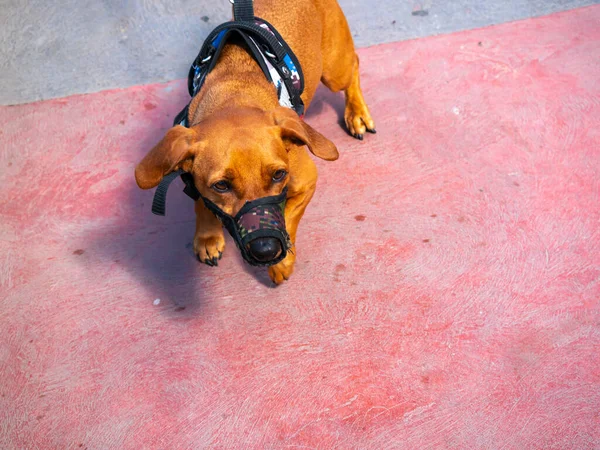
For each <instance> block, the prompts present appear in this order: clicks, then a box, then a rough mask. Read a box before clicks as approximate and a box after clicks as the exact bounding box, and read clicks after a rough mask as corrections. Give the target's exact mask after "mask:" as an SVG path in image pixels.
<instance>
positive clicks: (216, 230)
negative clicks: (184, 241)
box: [194, 200, 225, 266]
mask: <svg viewBox="0 0 600 450" xmlns="http://www.w3.org/2000/svg"><path fill="white" fill-rule="evenodd" d="M223 250H225V236H224V235H223V226H222V225H221V221H219V219H217V218H216V217H215V216H214V214H213V213H211V212H210V211H209V210H208V209H207V208H206V206H204V203H203V202H202V200H198V201H196V234H195V236H194V253H195V254H196V256H197V257H198V260H199V261H200V262H203V263H205V264H208V265H209V266H217V265H219V260H220V259H221V256H222V255H223Z"/></svg>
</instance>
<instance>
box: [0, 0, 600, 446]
mask: <svg viewBox="0 0 600 450" xmlns="http://www.w3.org/2000/svg"><path fill="white" fill-rule="evenodd" d="M360 56H361V60H362V76H363V85H364V89H365V93H366V97H367V98H368V100H369V102H370V105H371V108H372V112H373V115H374V117H375V118H376V120H377V125H378V127H377V128H378V131H379V133H378V134H377V135H376V136H367V138H366V140H365V141H363V142H360V141H357V140H353V139H352V138H350V137H349V136H347V135H346V133H345V132H344V130H343V129H342V128H341V127H340V126H339V123H338V122H339V114H340V111H341V108H342V104H343V100H342V98H341V97H340V96H339V95H333V94H330V93H328V92H325V91H324V90H323V91H320V93H319V98H318V100H317V101H316V103H315V104H314V105H313V108H312V112H311V113H310V114H309V116H308V121H309V122H310V123H312V124H313V125H314V126H315V127H316V128H318V129H319V130H321V131H322V132H323V133H324V134H326V135H327V136H329V137H330V138H331V139H333V140H334V141H335V142H336V143H337V144H338V147H339V149H340V153H341V155H342V156H341V158H340V160H339V161H337V162H335V163H325V162H322V161H318V165H319V169H320V179H319V187H318V190H317V194H316V196H315V199H314V200H313V202H312V204H311V205H310V207H309V209H308V212H307V214H306V216H305V219H304V221H303V222H302V223H301V228H300V233H299V250H298V257H299V260H298V264H297V269H296V273H295V274H294V276H293V277H292V279H291V280H290V281H289V282H288V283H287V284H285V285H283V286H281V287H279V288H277V289H274V288H272V287H270V286H269V285H268V282H267V281H268V279H267V277H266V275H265V274H264V272H262V271H256V270H254V269H250V268H248V267H246V266H244V264H243V263H242V261H241V258H240V257H239V255H238V253H237V251H235V248H234V247H233V245H232V243H231V241H229V249H228V251H227V252H226V254H225V256H224V259H223V261H222V263H221V264H220V266H219V267H218V268H216V269H215V268H210V267H207V266H204V265H201V264H199V263H198V262H197V261H196V260H195V259H194V258H193V255H192V250H191V239H192V234H193V231H194V215H193V210H192V205H191V202H190V201H189V200H188V199H187V197H185V196H184V195H183V194H182V193H181V192H180V189H179V188H180V187H181V185H179V188H178V189H171V192H170V194H169V197H170V198H169V204H168V215H167V217H166V218H160V217H156V216H153V215H151V213H150V203H151V200H152V194H151V192H148V191H146V192H143V191H140V190H138V189H137V187H136V186H135V183H134V180H133V167H134V164H135V163H136V162H137V161H138V160H139V159H140V158H141V156H142V155H143V154H144V153H145V152H146V151H147V150H148V149H149V148H150V147H151V146H152V145H153V144H154V143H155V142H156V141H157V140H158V139H159V138H160V137H161V135H162V133H164V131H165V130H166V129H167V128H168V126H169V124H170V121H171V117H172V116H173V114H174V113H176V112H177V111H178V109H179V108H180V107H181V106H182V105H183V104H184V103H185V102H186V100H187V94H186V92H185V86H184V83H183V82H182V81H177V82H173V83H169V84H166V85H165V84H161V85H153V86H145V87H136V88H132V89H127V90H121V91H110V92H102V93H99V94H94V95H87V96H76V97H70V98H65V99H61V100H55V101H48V102H44V103H37V104H30V105H24V106H18V107H4V108H0V146H1V153H0V167H1V171H0V214H1V215H2V216H1V217H2V219H1V220H2V222H1V228H0V237H1V240H0V251H1V253H0V289H1V291H0V294H1V295H0V297H1V299H2V304H1V308H0V324H1V326H0V373H1V379H2V383H1V385H0V395H1V397H0V448H2V449H20V448H28V449H34V448H39V449H78V448H87V449H143V448H144V449H146V448H147V449H192V448H198V449H199V448H216V449H267V448H318V449H329V448H339V449H353V448H356V449H359V448H360V449H373V450H378V449H391V448H402V449H421V448H461V449H480V448H482V449H483V448H486V449H529V448H539V449H550V448H561V449H590V448H599V446H600V415H599V414H600V360H599V350H598V349H599V345H600V327H599V324H600V308H599V296H600V295H599V294H600V287H599V275H600V244H599V238H600V233H599V228H600V208H599V200H600V199H599V192H600V6H595V7H590V8H586V9H580V10H575V11H572V12H567V13H561V14H558V15H554V16H550V17H544V18H539V19H534V20H526V21H523V22H518V23H512V24H506V25H502V26H498V27H494V28H487V29H482V30H475V31H470V32H464V33H458V34H454V35H450V36H439V37H434V38H428V39H423V40H417V41H411V42H402V43H396V44H391V45H383V46H378V47H372V48H368V49H363V50H361V51H360Z"/></svg>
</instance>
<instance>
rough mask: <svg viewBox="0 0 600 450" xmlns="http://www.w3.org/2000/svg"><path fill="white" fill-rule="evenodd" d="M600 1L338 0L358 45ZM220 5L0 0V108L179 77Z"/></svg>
mask: <svg viewBox="0 0 600 450" xmlns="http://www.w3.org/2000/svg"><path fill="white" fill-rule="evenodd" d="M594 3H600V0H506V1H499V2H488V1H481V0H451V1H435V0H421V1H419V0H415V1H407V0H377V1H371V2H366V1H358V0H340V4H341V5H342V8H343V9H344V11H345V12H346V15H347V17H348V21H349V22H350V27H351V28H352V31H353V34H354V38H355V42H356V45H357V46H359V47H365V46H370V45H375V44H380V43H384V42H393V41H399V40H405V39H412V38H418V37H423V36H429V35H433V34H440V33H450V32H454V31H459V30H464V29H471V28H477V27H483V26H487V25H492V24H497V23H502V22H508V21H512V20H517V19H523V18H527V17H532V16H539V15H544V14H549V13H553V12H557V11H563V10H567V9H572V8H576V7H581V6H586V5H591V4H594ZM230 12H231V8H230V3H229V1H228V0H132V1H129V0H128V1H124V2H117V1H108V0H104V1H98V0H63V1H61V2H47V1H43V0H31V1H25V2H23V1H20V0H1V2H0V14H1V16H0V73H1V74H2V78H1V81H2V82H1V84H0V104H2V105H7V104H19V103H28V102H33V101H38V100H44V99H48V98H55V97H64V96H67V95H71V94H80V93H89V92H97V91H101V90H104V89H112V88H123V87H128V86H133V85H139V84H147V83H153V82H162V81H168V80H172V79H177V78H185V77H186V76H187V71H188V68H189V64H190V62H191V60H192V59H193V58H194V57H195V56H196V53H197V52H198V49H199V46H200V45H201V43H202V41H203V39H204V38H205V37H206V36H207V34H208V33H209V32H210V31H211V30H212V28H213V27H215V26H216V25H218V24H219V23H221V22H223V21H225V20H227V19H228V18H229V16H230Z"/></svg>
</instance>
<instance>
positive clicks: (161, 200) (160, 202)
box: [152, 170, 200, 216]
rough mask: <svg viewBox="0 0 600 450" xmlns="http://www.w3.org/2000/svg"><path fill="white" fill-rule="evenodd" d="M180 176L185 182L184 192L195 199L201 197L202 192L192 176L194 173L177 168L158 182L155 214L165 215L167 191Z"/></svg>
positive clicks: (153, 205)
mask: <svg viewBox="0 0 600 450" xmlns="http://www.w3.org/2000/svg"><path fill="white" fill-rule="evenodd" d="M179 176H180V177H181V179H182V180H183V182H184V183H185V188H184V189H183V192H184V193H185V194H186V195H187V196H188V197H190V198H191V199H192V200H194V201H196V200H198V199H199V198H200V192H199V191H198V189H196V186H195V184H194V177H193V176H192V174H191V173H189V172H185V171H183V170H176V171H174V172H171V173H170V174H168V175H165V176H164V177H163V179H162V180H161V182H160V183H158V186H157V187H156V191H154V199H153V200H152V213H153V214H156V215H157V216H164V215H165V211H166V203H167V191H168V190H169V186H170V184H171V183H172V182H173V180H174V179H175V178H177V177H179Z"/></svg>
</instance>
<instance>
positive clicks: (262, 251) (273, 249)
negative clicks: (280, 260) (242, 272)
mask: <svg viewBox="0 0 600 450" xmlns="http://www.w3.org/2000/svg"><path fill="white" fill-rule="evenodd" d="M248 250H250V253H251V254H252V256H254V257H255V258H256V259H257V260H258V261H260V262H269V261H272V260H274V259H275V258H277V257H278V256H279V255H280V254H281V251H282V248H281V243H280V242H279V241H278V240H277V239H274V238H257V239H254V240H252V241H250V244H249V245H248Z"/></svg>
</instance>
